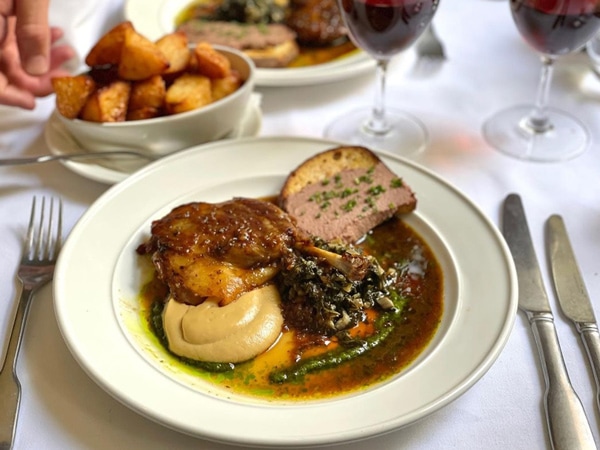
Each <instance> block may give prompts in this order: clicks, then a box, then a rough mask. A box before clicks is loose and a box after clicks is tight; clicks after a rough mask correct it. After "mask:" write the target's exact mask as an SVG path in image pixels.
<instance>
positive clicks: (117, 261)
mask: <svg viewBox="0 0 600 450" xmlns="http://www.w3.org/2000/svg"><path fill="white" fill-rule="evenodd" d="M334 145H335V144H334V143H333V142H331V141H324V140H317V139H302V138H291V137H271V138H247V139H240V140H232V141H223V142H216V143H212V144H209V145H204V146H200V147H195V148H192V149H189V150H186V151H183V152H180V153H176V154H174V155H171V156H168V157H166V158H164V159H163V160H161V161H158V162H155V163H152V164H150V165H148V166H146V167H144V168H142V169H141V170H139V171H138V172H136V173H135V174H133V175H132V176H130V177H129V178H127V179H126V180H125V181H123V182H121V183H119V184H117V185H115V186H113V187H112V188H110V189H109V190H108V191H107V192H106V193H105V194H103V195H102V196H101V197H100V198H99V199H98V200H97V201H96V202H95V203H94V204H93V205H92V206H91V207H90V208H89V209H88V210H87V211H86V213H84V215H83V216H82V218H81V219H80V221H79V222H78V223H77V224H76V225H75V227H74V228H73V231H72V232H71V234H70V236H69V237H68V239H67V241H66V243H65V246H64V248H63V250H62V251H61V254H60V257H59V261H58V264H57V267H56V274H55V277H54V301H55V310H56V315H57V319H58V323H59V327H60V330H61V332H62V334H63V336H64V339H65V341H66V343H67V346H68V347H69V349H70V350H71V352H72V353H73V355H74V357H75V358H76V360H77V361H78V362H79V363H80V364H81V366H82V367H83V368H84V370H85V371H86V372H87V373H88V374H89V376H90V377H91V378H92V379H93V380H94V381H95V382H96V383H98V384H99V385H100V386H101V387H102V388H104V389H105V390H106V391H107V392H109V393H110V394H111V395H113V396H114V397H115V398H117V399H118V400H120V401H121V402H122V403H124V404H125V405H128V406H129V407H130V408H132V409H133V410H135V411H137V412H138V413H139V414H142V415H144V416H146V417H148V418H150V419H152V420H154V421H156V422H158V423H161V424H163V425H165V426H167V427H170V428H173V429H175V430H178V431H180V432H183V433H187V434H190V435H193V436H197V437H200V438H204V439H208V440H213V441H218V442H224V443H230V444H236V445H241V446H245V447H250V446H265V447H276V448H281V447H289V446H294V447H306V446H315V445H327V444H334V443H343V442H351V441H355V440H360V439H365V438H368V437H372V436H376V435H380V434H383V433H387V432H390V431H393V430H396V429H398V428H401V427H404V426H407V425H410V424H412V423H413V422H415V421H416V420H418V419H420V418H422V417H424V416H426V415H428V414H431V413H433V412H434V411H436V410H438V409H440V408H441V407H443V406H445V405H447V404H448V403H449V402H451V401H453V400H454V399H456V398H457V397H458V396H460V395H461V394H462V393H464V392H465V391H466V390H467V389H468V388H469V387H471V386H472V385H473V384H474V383H475V382H476V381H477V380H479V379H480V377H481V376H482V375H483V374H484V373H485V372H486V371H487V370H488V369H489V368H490V366H491V365H492V363H493V362H494V361H495V360H496V358H497V357H498V355H499V354H500V352H501V350H502V348H503V347H504V345H505V343H506V341H507V339H508V337H509V334H510V332H511V329H512V325H513V323H514V320H515V316H516V309H517V284H516V272H515V268H514V265H513V263H512V258H511V256H510V253H509V251H508V248H507V246H506V244H505V242H504V240H503V239H502V237H501V235H500V233H499V232H498V230H497V229H496V227H495V226H494V225H493V224H492V223H491V222H490V221H489V220H488V219H487V218H486V216H485V215H484V214H483V213H482V212H481V211H480V210H479V209H478V208H477V207H476V206H475V205H474V204H473V203H472V202H471V201H470V200H469V199H468V198H466V197H465V196H464V195H463V194H461V193H460V192H459V191H458V190H456V189H455V188H454V187H452V186H451V185H450V184H448V183H447V182H446V181H444V180H443V179H441V178H440V177H439V176H437V175H436V174H434V173H432V172H430V171H429V170H427V169H425V168H423V167H420V166H418V165H416V164H415V163H413V162H410V161H407V160H404V159H401V158H399V157H396V156H392V155H390V154H385V153H379V154H380V155H381V157H382V158H383V160H384V161H385V162H386V163H387V165H388V166H389V167H390V168H391V169H392V170H393V171H394V172H396V173H397V175H399V176H400V177H402V178H403V179H404V181H405V182H407V183H408V184H409V185H410V186H412V188H413V189H414V191H415V192H416V195H417V198H418V205H417V209H416V211H415V212H414V213H411V214H410V215H407V216H406V217H407V220H408V223H409V224H410V225H411V226H412V227H413V228H414V229H416V230H417V232H418V233H420V234H421V236H422V237H423V238H424V239H425V240H426V241H427V242H428V244H429V245H430V247H431V248H432V250H433V251H434V253H435V254H436V256H437V258H438V260H439V262H440V263H441V265H442V270H443V273H444V314H443V319H442V322H441V324H440V327H439V330H438V331H437V333H436V335H435V336H434V338H433V341H432V342H431V343H430V344H429V346H428V347H427V349H426V350H425V351H424V353H423V354H422V355H421V356H420V357H419V358H418V359H417V360H416V361H415V362H414V363H413V364H412V365H411V366H410V367H408V368H407V369H405V370H404V371H402V372H401V373H399V374H398V375H396V376H394V377H393V378H392V379H390V380H388V381H386V382H383V383H381V384H379V385H376V386H374V387H372V388H370V389H368V390H365V391H362V392H358V393H354V394H350V395H346V396H340V397H336V398H333V399H330V400H319V401H305V402H284V401H278V400H277V399H272V400H270V401H267V400H261V399H254V398H248V397H244V396H241V395H234V394H231V393H229V392H223V391H221V390H220V389H221V388H218V387H215V386H212V385H210V384H208V382H206V381H203V380H201V379H200V378H199V377H196V376H193V375H192V374H190V373H189V371H185V372H184V371H182V370H181V368H180V366H179V365H176V364H172V363H170V362H169V357H167V356H166V353H165V351H164V349H162V348H161V347H160V346H159V345H158V344H156V342H155V341H154V340H153V339H151V338H150V337H149V334H148V332H147V331H146V330H145V327H144V326H143V323H142V321H141V320H140V313H139V310H138V309H139V308H138V304H137V300H136V298H137V295H138V293H139V290H140V286H141V283H142V281H141V279H140V277H141V272H142V269H141V268H140V263H139V258H138V257H137V255H136V252H135V249H136V247H137V246H138V245H139V244H140V243H141V242H142V241H143V240H145V239H146V238H147V237H148V234H149V229H150V224H151V222H152V221H153V220H155V219H158V218H160V217H162V216H163V215H165V214H166V213H168V212H169V211H170V210H171V209H172V208H173V207H175V206H177V205H179V204H182V203H184V202H188V201H194V200H200V201H215V202H216V201H223V200H226V199H230V198H231V197H233V196H251V197H260V196H267V195H273V194H276V193H277V192H278V190H279V189H280V187H281V185H282V183H283V181H284V179H285V177H286V175H287V174H288V173H289V172H290V171H291V170H292V169H293V168H295V167H296V166H297V165H298V164H300V163H301V162H302V161H304V160H305V159H306V158H308V157H310V156H312V155H314V154H315V153H317V152H320V151H323V150H325V149H328V148H331V147H333V146H334ZM178 367H179V368H178ZM431 432H432V433H435V430H431Z"/></svg>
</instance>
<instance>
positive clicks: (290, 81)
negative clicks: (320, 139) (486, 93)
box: [124, 0, 413, 86]
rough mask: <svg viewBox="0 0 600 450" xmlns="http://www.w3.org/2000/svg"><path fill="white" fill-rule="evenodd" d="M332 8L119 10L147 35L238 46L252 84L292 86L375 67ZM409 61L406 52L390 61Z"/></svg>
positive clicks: (223, 0) (210, 4)
mask: <svg viewBox="0 0 600 450" xmlns="http://www.w3.org/2000/svg"><path fill="white" fill-rule="evenodd" d="M246 5H252V6H246ZM221 8H222V9H221ZM337 8H338V7H337V3H336V0H308V1H302V2H300V1H294V0H289V2H288V0H256V1H254V2H245V1H241V0H127V1H126V2H125V11H124V14H125V18H126V19H127V20H130V21H131V22H132V23H133V24H134V26H135V27H136V29H138V30H139V31H140V32H141V33H142V34H144V35H145V36H146V37H148V38H149V39H156V38H158V37H160V36H162V35H164V34H166V33H170V32H172V31H174V30H175V29H178V28H180V29H182V30H183V31H184V32H186V34H188V36H189V37H190V41H192V42H193V41H194V40H202V41H207V42H212V43H215V44H217V43H218V44H221V45H227V46H231V47H234V48H238V49H242V50H243V51H244V52H245V53H246V54H247V55H248V56H250V57H251V58H252V59H253V60H254V62H255V64H256V66H257V67H258V70H257V74H256V75H257V76H256V83H257V85H261V86H295V85H306V84H314V83H325V82H332V81H337V80H340V79H345V78H349V77H354V76H357V75H360V74H363V73H365V72H368V71H370V70H373V69H374V68H375V62H374V60H373V59H372V58H371V57H369V56H368V55H367V54H365V53H364V52H362V51H360V50H358V49H356V48H355V47H354V46H353V44H352V43H351V42H350V41H349V40H348V38H347V37H346V31H345V29H344V27H343V21H342V19H341V17H340V16H339V12H338V10H337ZM224 12H226V14H225V13H224ZM193 17H201V18H203V20H199V19H197V18H196V19H193ZM412 60H413V57H412V53H411V52H410V51H407V52H404V53H402V54H400V55H399V56H398V57H396V58H394V63H395V64H407V65H408V64H409V63H410V61H412Z"/></svg>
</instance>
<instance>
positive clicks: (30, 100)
mask: <svg viewBox="0 0 600 450" xmlns="http://www.w3.org/2000/svg"><path fill="white" fill-rule="evenodd" d="M0 104H2V105H8V106H17V107H19V108H23V109H33V108H35V97H34V96H33V94H31V93H29V92H27V91H23V90H21V89H18V88H16V87H14V86H10V85H9V86H6V87H5V88H4V89H2V90H0Z"/></svg>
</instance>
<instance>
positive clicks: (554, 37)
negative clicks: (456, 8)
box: [483, 0, 600, 161]
mask: <svg viewBox="0 0 600 450" xmlns="http://www.w3.org/2000/svg"><path fill="white" fill-rule="evenodd" d="M510 9H511V12H512V18H513V20H514V22H515V24H516V26H517V29H518V30H519V33H520V34H521V36H522V37H523V38H524V39H525V41H526V42H527V43H529V44H530V45H531V46H532V47H533V48H534V49H535V50H537V51H538V52H539V53H540V54H541V59H542V73H541V76H540V82H539V85H538V89H537V96H536V99H535V103H533V104H532V105H517V106H514V107H512V108H508V109H505V110H503V111H500V112H498V113H496V114H495V115H494V116H492V117H491V118H490V119H488V120H487V121H486V122H485V124H484V126H483V134H484V136H485V138H486V140H487V141H488V142H489V143H490V144H491V145H492V146H493V147H495V148H496V149H498V150H500V151H501V152H503V153H505V154H507V155H510V156H514V157H517V158H521V159H527V160H531V161H562V160H565V159H570V158H574V157H575V156H578V155H580V154H581V153H583V152H584V151H585V150H586V148H587V147H588V146H589V143H590V133H589V131H588V130H587V127H586V126H585V125H584V124H583V123H582V122H581V121H580V120H579V119H577V118H576V117H575V116H573V115H571V114H570V113H567V112H565V111H561V110H559V109H556V108H550V107H548V96H549V92H550V84H551V80H552V74H553V68H554V62H555V60H556V59H557V57H559V56H561V55H565V54H567V53H572V52H574V51H577V50H578V49H579V48H581V47H583V46H585V45H586V43H587V42H588V41H590V40H591V39H592V37H594V35H595V34H596V33H597V32H598V30H599V29H600V0H510Z"/></svg>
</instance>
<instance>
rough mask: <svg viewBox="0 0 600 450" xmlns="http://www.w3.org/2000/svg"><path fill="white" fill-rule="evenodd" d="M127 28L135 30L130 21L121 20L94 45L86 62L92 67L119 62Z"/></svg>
mask: <svg viewBox="0 0 600 450" xmlns="http://www.w3.org/2000/svg"><path fill="white" fill-rule="evenodd" d="M127 30H133V25H132V23H131V22H129V21H126V22H121V23H120V24H119V25H117V26H115V27H114V28H112V29H111V30H110V31H108V32H107V33H106V34H105V35H104V36H102V37H101V38H100V40H98V42H97V43H96V45H94V46H93V47H92V49H91V50H90V52H89V53H88V54H87V56H86V58H85V63H86V64H87V65H88V66H90V67H94V66H102V65H105V64H119V63H120V62H121V50H122V49H123V43H124V42H125V33H126V31H127Z"/></svg>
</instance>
